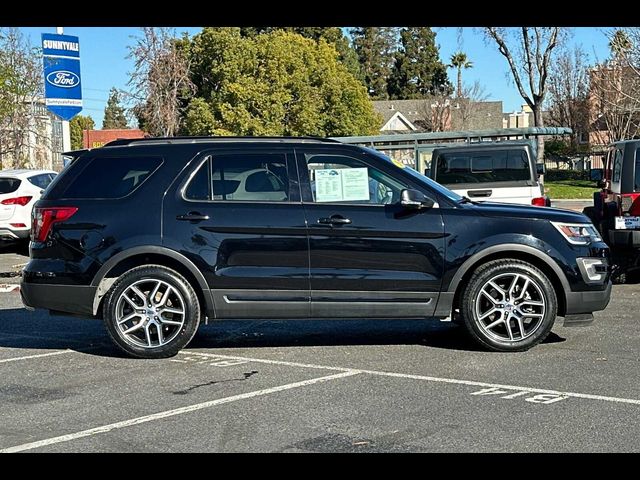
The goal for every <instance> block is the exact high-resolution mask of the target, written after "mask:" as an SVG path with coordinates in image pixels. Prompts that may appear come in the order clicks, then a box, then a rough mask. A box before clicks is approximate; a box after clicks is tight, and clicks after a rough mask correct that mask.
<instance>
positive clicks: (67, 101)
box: [42, 33, 82, 120]
mask: <svg viewBox="0 0 640 480" xmlns="http://www.w3.org/2000/svg"><path fill="white" fill-rule="evenodd" d="M42 55H43V63H44V97H45V104H46V105H47V108H48V109H49V110H51V111H52V112H53V113H55V114H56V115H58V116H59V117H60V118H62V119H63V120H71V119H72V118H73V117H74V116H75V115H77V114H78V113H80V111H81V110H82V90H81V88H80V44H79V42H78V37H73V36H70V35H57V34H53V33H43V34H42Z"/></svg>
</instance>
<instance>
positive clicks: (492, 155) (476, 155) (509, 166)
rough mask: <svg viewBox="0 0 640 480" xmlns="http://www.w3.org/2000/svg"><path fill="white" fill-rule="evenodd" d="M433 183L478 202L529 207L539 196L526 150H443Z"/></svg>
mask: <svg viewBox="0 0 640 480" xmlns="http://www.w3.org/2000/svg"><path fill="white" fill-rule="evenodd" d="M433 169H434V170H435V172H434V177H433V178H434V180H436V181H437V182H438V183H441V184H442V185H445V186H446V187H448V188H449V189H451V190H453V191H454V192H455V193H457V194H458V195H463V196H466V197H469V198H470V199H472V200H477V201H491V202H504V203H518V204H524V205H531V201H532V199H533V198H535V197H540V196H541V195H542V193H541V189H540V185H539V184H538V182H537V181H536V180H534V179H536V178H537V175H536V173H535V170H533V167H532V162H531V159H530V158H529V155H528V154H527V151H526V149H521V148H516V149H506V148H497V149H489V148H482V149H477V150H473V149H469V150H466V149H465V150H457V151H456V150H452V151H450V152H448V151H447V150H446V149H445V150H442V151H441V152H440V153H439V155H438V158H437V159H436V163H435V164H434V167H433Z"/></svg>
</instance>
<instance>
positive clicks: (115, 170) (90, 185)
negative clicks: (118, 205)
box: [61, 157, 162, 198]
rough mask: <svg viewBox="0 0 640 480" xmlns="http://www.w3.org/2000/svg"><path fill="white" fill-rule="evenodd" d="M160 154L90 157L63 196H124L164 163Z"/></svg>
mask: <svg viewBox="0 0 640 480" xmlns="http://www.w3.org/2000/svg"><path fill="white" fill-rule="evenodd" d="M161 163H162V159H160V158H157V157H122V158H120V157H100V158H94V159H92V160H90V161H89V163H88V165H87V166H86V167H85V168H84V170H82V172H81V173H80V175H78V176H77V177H76V179H75V180H74V181H73V182H72V183H71V184H70V185H69V186H68V188H67V190H66V191H65V192H64V194H63V195H61V197H62V198H122V197H125V196H127V195H129V194H130V193H131V192H133V191H134V190H135V189H137V188H138V187H139V186H140V185H142V184H143V183H144V181H145V180H146V179H147V178H149V177H150V176H151V175H152V174H153V172H155V170H156V169H157V168H158V167H159V166H160V164H161Z"/></svg>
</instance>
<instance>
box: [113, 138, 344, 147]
mask: <svg viewBox="0 0 640 480" xmlns="http://www.w3.org/2000/svg"><path fill="white" fill-rule="evenodd" d="M227 142H247V143H336V141H335V140H332V139H329V138H322V137H267V136H265V137H250V136H245V137H231V136H230V137H149V138H132V139H124V138H123V139H118V140H114V141H112V142H109V143H107V144H105V145H104V147H119V146H125V145H132V146H134V145H173V144H182V145H183V144H189V143H192V144H193V143H227Z"/></svg>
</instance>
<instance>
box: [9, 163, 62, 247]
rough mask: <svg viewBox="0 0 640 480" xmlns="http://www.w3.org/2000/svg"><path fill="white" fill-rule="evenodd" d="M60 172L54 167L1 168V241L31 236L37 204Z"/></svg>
mask: <svg viewBox="0 0 640 480" xmlns="http://www.w3.org/2000/svg"><path fill="white" fill-rule="evenodd" d="M56 175H57V173H56V172H54V171H52V170H0V243H3V242H16V241H20V240H28V239H29V232H30V231H31V211H32V210H33V205H34V204H35V203H36V202H37V201H38V200H39V199H40V197H41V196H42V192H43V191H44V190H45V189H46V188H47V187H48V186H49V184H50V183H51V182H52V180H53V179H54V178H55V176H56Z"/></svg>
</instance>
